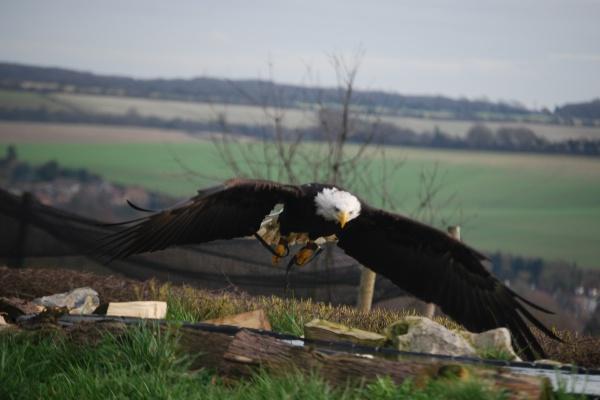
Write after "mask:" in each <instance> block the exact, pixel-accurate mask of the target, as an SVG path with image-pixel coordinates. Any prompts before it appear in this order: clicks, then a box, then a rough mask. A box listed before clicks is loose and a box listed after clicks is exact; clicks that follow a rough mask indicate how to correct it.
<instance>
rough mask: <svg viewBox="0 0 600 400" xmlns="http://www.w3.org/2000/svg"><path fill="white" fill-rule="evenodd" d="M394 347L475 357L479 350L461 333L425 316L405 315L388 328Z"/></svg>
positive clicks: (388, 334)
mask: <svg viewBox="0 0 600 400" xmlns="http://www.w3.org/2000/svg"><path fill="white" fill-rule="evenodd" d="M386 334H387V337H388V338H389V339H390V340H391V341H392V342H393V344H394V347H395V348H397V349H398V350H402V351H415V352H421V353H429V354H446V355H451V356H467V357H475V356H477V352H476V351H475V349H474V348H473V346H471V344H469V342H468V341H467V340H466V339H465V338H464V337H463V336H461V335H460V334H458V333H456V332H453V331H450V330H449V329H446V328H444V327H443V326H442V325H440V324H438V323H437V322H433V321H432V320H430V319H428V318H424V317H405V318H403V319H402V320H400V321H398V322H396V323H394V324H392V325H390V326H388V327H387V329H386Z"/></svg>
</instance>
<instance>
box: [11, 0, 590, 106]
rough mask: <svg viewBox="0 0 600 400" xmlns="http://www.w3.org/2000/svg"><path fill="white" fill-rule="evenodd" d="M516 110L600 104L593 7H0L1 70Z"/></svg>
mask: <svg viewBox="0 0 600 400" xmlns="http://www.w3.org/2000/svg"><path fill="white" fill-rule="evenodd" d="M356 54H362V57H361V63H360V69H359V73H358V78H357V87H359V88H361V89H370V90H385V91H389V92H399V93H403V94H426V95H445V96H450V97H455V98H456V97H466V98H470V99H482V98H486V99H489V100H493V101H498V100H501V101H510V102H513V101H514V102H519V103H521V104H524V105H526V106H528V107H531V108H541V107H548V108H553V107H554V106H556V105H560V104H564V103H568V102H578V101H587V100H591V99H593V98H597V97H600V0H501V1H488V0H464V1H462V0H422V1H402V0H396V1H366V0H363V1H353V0H345V1H327V0H319V1H314V0H302V1H285V0H264V1H261V0H257V1H230V0H220V1H215V2H208V1H199V0H198V1H151V0H144V1H134V0H129V1H128V0H118V1H113V0H103V1H94V2H91V1H80V0H72V1H71V0H53V1H43V0H39V1H30V0H18V1H17V0H14V1H10V0H0V61H3V62H19V63H26V64H34V65H44V66H58V67H65V68H73V69H77V70H84V71H90V72H95V73H101V74H115V75H126V76H133V77H140V78H156V77H162V78H175V77H179V78H191V77H195V76H214V77H222V78H232V79H237V78H249V79H256V78H261V79H266V78H270V77H272V78H274V79H275V80H276V81H278V82H285V83H292V84H311V85H325V86H331V85H334V84H335V82H336V80H335V74H334V73H333V68H332V66H331V56H332V55H338V56H342V57H344V58H345V59H346V60H347V62H348V63H352V62H353V60H354V59H355V56H356Z"/></svg>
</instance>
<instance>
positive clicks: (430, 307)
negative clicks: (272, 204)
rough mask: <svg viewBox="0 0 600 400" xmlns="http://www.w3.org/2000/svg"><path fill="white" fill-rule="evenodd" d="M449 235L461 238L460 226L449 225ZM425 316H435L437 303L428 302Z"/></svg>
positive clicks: (457, 238)
mask: <svg viewBox="0 0 600 400" xmlns="http://www.w3.org/2000/svg"><path fill="white" fill-rule="evenodd" d="M448 235H449V236H450V237H453V238H454V239H456V240H460V226H459V225H452V226H449V227H448ZM424 315H425V317H427V318H430V319H431V318H433V317H434V316H435V304H433V303H427V307H426V308H425V313H424Z"/></svg>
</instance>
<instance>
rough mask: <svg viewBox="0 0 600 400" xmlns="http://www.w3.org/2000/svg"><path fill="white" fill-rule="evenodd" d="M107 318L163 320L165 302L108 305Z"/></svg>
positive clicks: (165, 310) (113, 303)
mask: <svg viewBox="0 0 600 400" xmlns="http://www.w3.org/2000/svg"><path fill="white" fill-rule="evenodd" d="M106 315H107V316H113V317H135V318H151V319H164V318H166V316H167V303H166V302H165V301H126V302H118V303H117V302H111V303H108V309H107V310H106Z"/></svg>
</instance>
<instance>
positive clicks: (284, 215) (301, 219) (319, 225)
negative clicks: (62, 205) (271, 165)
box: [278, 183, 341, 240]
mask: <svg viewBox="0 0 600 400" xmlns="http://www.w3.org/2000/svg"><path fill="white" fill-rule="evenodd" d="M298 187H299V189H300V192H299V193H298V196H297V197H293V198H290V199H288V200H287V201H286V202H284V203H283V211H282V212H281V214H280V215H279V218H278V222H279V234H280V235H281V236H288V235H290V234H296V235H298V234H304V235H306V236H307V237H308V238H309V239H310V240H317V239H319V238H324V237H328V236H332V235H339V233H340V231H341V228H340V225H339V224H338V223H337V221H333V220H327V219H324V218H322V217H321V216H319V215H318V214H317V205H316V203H315V201H314V199H315V197H316V196H317V195H318V194H319V193H320V192H322V191H323V189H334V188H335V189H338V188H336V187H335V186H332V185H322V184H317V183H309V184H305V185H300V186H298ZM338 190H339V189H338Z"/></svg>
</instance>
